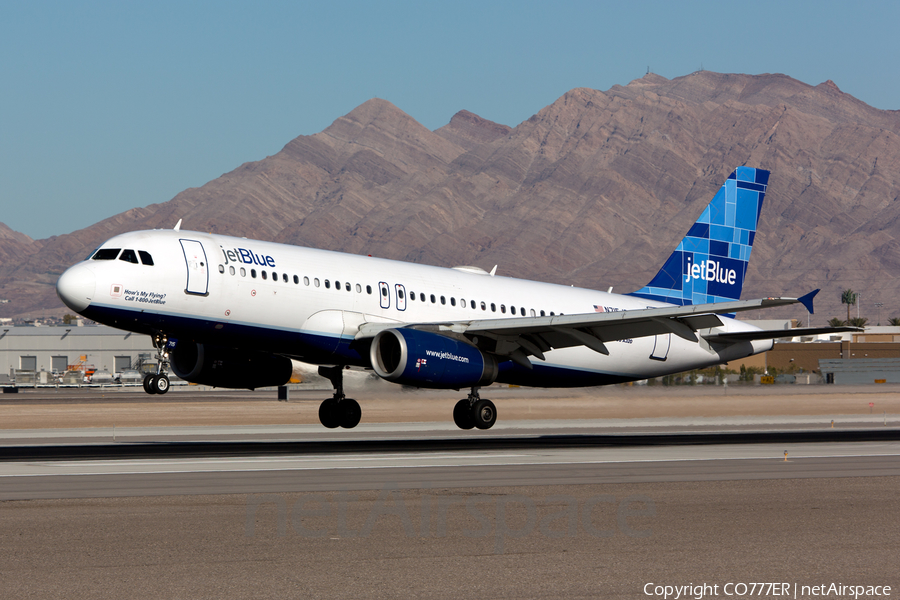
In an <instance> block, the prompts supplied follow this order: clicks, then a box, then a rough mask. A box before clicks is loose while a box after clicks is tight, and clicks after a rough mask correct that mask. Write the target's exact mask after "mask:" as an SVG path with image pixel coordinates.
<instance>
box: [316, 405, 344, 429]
mask: <svg viewBox="0 0 900 600" xmlns="http://www.w3.org/2000/svg"><path fill="white" fill-rule="evenodd" d="M319 422H320V423H322V425H324V426H325V427H327V428H328V429H336V428H337V427H340V425H341V416H340V414H339V413H338V403H337V401H336V400H335V399H334V398H329V399H328V400H325V401H324V402H322V404H320V405H319Z"/></svg>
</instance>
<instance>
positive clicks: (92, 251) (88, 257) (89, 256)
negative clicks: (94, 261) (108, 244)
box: [84, 248, 97, 260]
mask: <svg viewBox="0 0 900 600" xmlns="http://www.w3.org/2000/svg"><path fill="white" fill-rule="evenodd" d="M96 251H97V249H96V248H94V249H93V250H91V253H90V254H88V255H87V258H85V259H84V260H91V257H92V256H93V255H94V252H96Z"/></svg>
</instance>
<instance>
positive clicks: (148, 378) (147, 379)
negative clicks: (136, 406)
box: [144, 374, 156, 394]
mask: <svg viewBox="0 0 900 600" xmlns="http://www.w3.org/2000/svg"><path fill="white" fill-rule="evenodd" d="M154 377H156V375H153V374H147V375H145V376H144V391H145V392H147V393H148V394H155V393H156V386H155V385H153V383H154V382H153V378H154Z"/></svg>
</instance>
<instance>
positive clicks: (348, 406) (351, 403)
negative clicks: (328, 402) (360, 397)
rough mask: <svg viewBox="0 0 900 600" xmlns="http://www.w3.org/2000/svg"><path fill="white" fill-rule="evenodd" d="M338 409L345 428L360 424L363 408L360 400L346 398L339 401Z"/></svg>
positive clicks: (342, 425)
mask: <svg viewBox="0 0 900 600" xmlns="http://www.w3.org/2000/svg"><path fill="white" fill-rule="evenodd" d="M337 411H338V413H339V414H340V420H341V427H343V428H344V429H353V428H354V427H356V426H357V425H359V420H360V419H361V418H362V409H361V408H360V407H359V402H357V401H356V400H354V399H353V398H344V399H343V400H341V401H340V402H338V403H337Z"/></svg>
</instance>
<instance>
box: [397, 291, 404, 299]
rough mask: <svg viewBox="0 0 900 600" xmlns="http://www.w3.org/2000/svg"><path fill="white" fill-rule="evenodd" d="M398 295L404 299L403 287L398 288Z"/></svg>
mask: <svg viewBox="0 0 900 600" xmlns="http://www.w3.org/2000/svg"><path fill="white" fill-rule="evenodd" d="M397 297H398V298H400V299H401V300H403V289H401V288H397Z"/></svg>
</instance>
